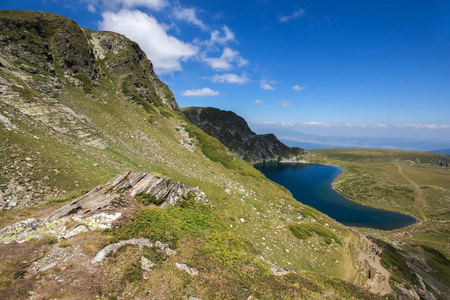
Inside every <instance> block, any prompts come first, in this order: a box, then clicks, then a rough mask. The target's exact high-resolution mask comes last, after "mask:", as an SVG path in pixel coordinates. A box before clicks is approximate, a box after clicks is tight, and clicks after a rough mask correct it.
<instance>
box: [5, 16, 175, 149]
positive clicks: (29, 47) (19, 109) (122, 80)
mask: <svg viewBox="0 0 450 300" xmlns="http://www.w3.org/2000/svg"><path fill="white" fill-rule="evenodd" d="M0 48H1V49H2V51H1V52H0V97H1V102H0V105H1V106H2V107H3V108H4V109H5V110H8V108H9V109H11V108H13V109H14V110H15V114H18V115H21V117H22V119H24V120H25V119H27V121H31V122H35V123H39V124H41V125H44V126H48V127H49V128H50V129H51V130H53V131H56V132H59V133H63V134H72V135H75V136H77V137H79V138H80V139H81V140H82V141H83V143H85V144H88V145H93V146H95V147H97V148H101V149H104V148H106V147H107V146H108V144H107V142H106V141H105V140H104V139H102V138H101V137H99V135H98V132H97V130H96V129H95V126H93V124H92V122H90V120H89V119H88V118H85V117H83V116H81V115H79V114H77V113H76V112H74V111H73V110H72V109H70V108H69V107H67V106H66V105H63V104H62V103H61V102H60V101H58V99H57V98H58V96H61V94H62V93H63V88H64V87H66V86H67V85H69V86H72V87H73V88H75V89H78V90H80V92H83V93H85V94H87V95H89V96H90V97H91V98H92V99H93V100H95V101H102V99H101V98H102V95H96V94H95V93H93V88H94V87H96V86H99V85H100V84H101V82H102V81H104V80H107V75H108V76H109V77H114V78H116V79H118V82H117V84H118V85H119V86H121V92H122V94H123V96H124V97H126V98H128V99H129V100H130V101H131V102H134V103H139V104H141V105H143V106H144V107H145V108H146V109H151V106H150V104H152V106H156V107H158V106H162V105H165V106H167V107H169V108H170V109H172V110H174V111H178V110H179V108H178V105H177V103H176V102H175V99H174V96H173V94H172V93H171V91H170V90H169V88H168V87H167V86H166V85H165V84H164V83H163V82H162V81H160V80H159V79H158V77H157V76H156V75H155V73H154V72H153V67H152V64H151V62H150V61H149V60H148V59H147V58H146V56H145V54H144V52H143V51H142V50H141V49H140V48H139V46H138V45H137V44H136V43H134V42H132V41H130V40H128V39H127V38H125V37H124V36H122V35H119V34H116V33H112V32H99V31H93V30H89V29H85V28H82V27H80V26H78V25H77V23H75V21H73V20H70V19H68V18H65V17H62V16H58V15H54V14H51V13H44V12H18V11H2V12H0ZM99 96H100V97H99ZM2 122H3V123H5V124H6V123H7V122H8V118H7V116H2Z"/></svg>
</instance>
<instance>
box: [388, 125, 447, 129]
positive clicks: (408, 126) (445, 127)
mask: <svg viewBox="0 0 450 300" xmlns="http://www.w3.org/2000/svg"><path fill="white" fill-rule="evenodd" d="M394 126H395V127H399V128H414V129H450V125H448V124H442V125H438V124H395V125H394Z"/></svg>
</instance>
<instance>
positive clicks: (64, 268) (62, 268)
mask: <svg viewBox="0 0 450 300" xmlns="http://www.w3.org/2000/svg"><path fill="white" fill-rule="evenodd" d="M59 269H60V270H61V271H64V270H66V269H67V267H61V268H59Z"/></svg>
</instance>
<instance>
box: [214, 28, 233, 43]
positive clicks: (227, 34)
mask: <svg viewBox="0 0 450 300" xmlns="http://www.w3.org/2000/svg"><path fill="white" fill-rule="evenodd" d="M222 30H223V35H221V34H220V31H219V30H214V31H213V32H211V39H210V43H211V44H214V43H217V44H225V43H228V42H231V41H234V40H235V39H234V33H233V32H232V31H231V30H230V29H229V28H228V27H227V26H223V27H222Z"/></svg>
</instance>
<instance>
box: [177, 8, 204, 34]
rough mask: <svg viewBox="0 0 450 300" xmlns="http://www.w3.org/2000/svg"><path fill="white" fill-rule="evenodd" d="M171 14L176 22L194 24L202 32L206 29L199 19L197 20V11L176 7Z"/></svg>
mask: <svg viewBox="0 0 450 300" xmlns="http://www.w3.org/2000/svg"><path fill="white" fill-rule="evenodd" d="M173 13H174V14H175V17H176V18H177V19H178V20H183V21H186V22H188V23H191V24H194V25H196V26H198V27H199V28H200V29H202V30H207V29H208V27H207V26H206V25H205V24H204V23H203V22H202V21H201V20H200V19H199V18H197V10H196V9H195V8H182V7H177V8H175V9H174V12H173Z"/></svg>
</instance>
